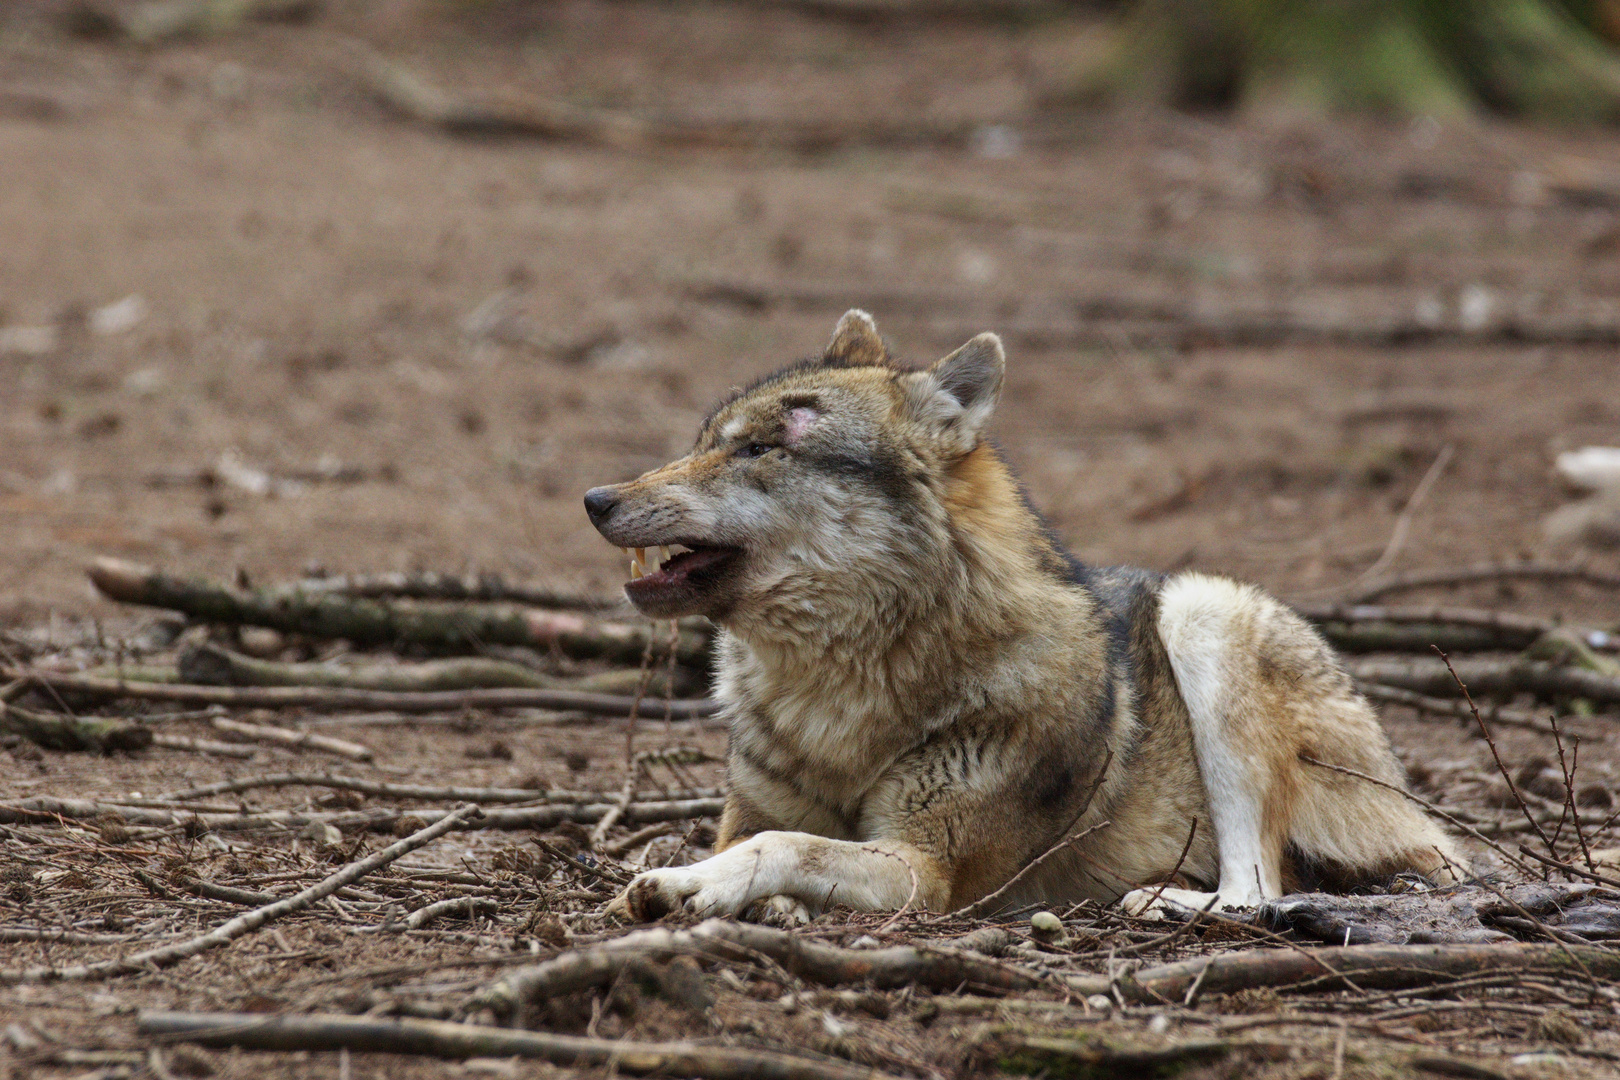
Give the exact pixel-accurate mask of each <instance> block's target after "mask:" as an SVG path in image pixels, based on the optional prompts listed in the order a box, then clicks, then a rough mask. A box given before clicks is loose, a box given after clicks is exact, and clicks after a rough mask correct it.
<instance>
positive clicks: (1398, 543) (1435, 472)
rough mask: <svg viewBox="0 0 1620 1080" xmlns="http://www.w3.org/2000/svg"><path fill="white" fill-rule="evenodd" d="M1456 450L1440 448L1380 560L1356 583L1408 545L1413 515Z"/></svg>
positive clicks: (1379, 571)
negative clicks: (1407, 538) (1407, 535)
mask: <svg viewBox="0 0 1620 1080" xmlns="http://www.w3.org/2000/svg"><path fill="white" fill-rule="evenodd" d="M1455 450H1456V447H1455V446H1453V445H1452V444H1451V443H1446V445H1445V446H1443V447H1441V448H1440V453H1438V454H1437V455H1435V459H1434V464H1432V465H1430V466H1429V471H1428V472H1426V473H1424V474H1423V479H1421V480H1419V481H1418V485H1417V487H1415V488H1413V489H1412V497H1411V498H1409V499H1407V500H1406V506H1405V507H1403V508H1402V509H1401V514H1400V516H1399V517H1397V518H1396V519H1395V528H1394V529H1393V530H1391V531H1390V534H1389V544H1388V545H1386V546H1385V548H1384V553H1383V554H1382V555H1380V556H1378V561H1377V562H1375V563H1373V564H1372V565H1371V566H1369V567H1367V569H1366V570H1365V571H1364V572H1363V573H1362V575H1361V576H1360V577H1358V578H1357V579H1356V581H1355V583H1356V584H1357V585H1360V584H1364V583H1366V582H1368V581H1370V580H1372V579H1373V578H1376V577H1377V576H1378V575H1379V574H1382V573H1383V572H1384V571H1385V570H1386V569H1388V568H1389V565H1390V564H1391V563H1393V562H1394V561H1395V559H1396V557H1397V556H1398V555H1400V553H1401V548H1403V547H1405V546H1406V534H1407V533H1408V532H1410V531H1411V529H1412V515H1413V514H1415V513H1417V510H1418V507H1420V506H1422V505H1423V500H1424V499H1426V498H1428V497H1429V489H1430V488H1432V487H1434V484H1435V481H1437V480H1439V479H1440V474H1441V473H1443V472H1445V471H1446V464H1447V463H1448V462H1450V461H1451V455H1452V454H1453V453H1454V452H1455Z"/></svg>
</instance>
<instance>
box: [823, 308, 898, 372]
mask: <svg viewBox="0 0 1620 1080" xmlns="http://www.w3.org/2000/svg"><path fill="white" fill-rule="evenodd" d="M822 359H823V360H825V361H827V362H828V363H831V364H838V365H840V366H841V367H877V366H881V365H883V364H887V363H888V362H889V350H888V349H885V348H884V347H883V339H882V338H881V337H879V336H878V328H877V323H875V322H873V321H872V316H870V315H868V314H867V313H866V312H864V311H862V310H861V309H860V308H850V309H849V310H848V311H846V312H844V317H843V318H842V319H839V320H838V327H837V328H836V329H835V330H833V336H832V340H831V341H829V342H828V343H827V351H826V352H825V353H823V354H822Z"/></svg>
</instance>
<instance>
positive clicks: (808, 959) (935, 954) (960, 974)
mask: <svg viewBox="0 0 1620 1080" xmlns="http://www.w3.org/2000/svg"><path fill="white" fill-rule="evenodd" d="M674 956H707V957H712V958H714V959H718V960H729V961H734V962H741V961H747V960H749V959H750V958H755V959H757V958H758V957H761V956H763V957H766V958H768V959H770V960H772V961H774V962H776V963H777V964H780V965H781V966H782V967H783V968H784V969H786V970H787V971H788V972H790V973H791V974H793V975H796V976H798V977H799V978H801V979H804V980H806V981H807V982H813V983H819V984H821V985H823V986H841V985H846V984H850V983H870V984H871V985H872V986H874V987H876V988H877V989H880V990H889V989H894V988H896V987H900V986H907V985H916V986H921V987H925V988H927V989H930V990H937V991H952V990H957V989H960V988H962V987H964V986H965V987H972V988H976V989H978V990H979V991H984V990H990V991H996V992H1001V993H1006V992H1010V991H1017V990H1033V989H1035V988H1037V987H1039V986H1042V985H1044V983H1043V981H1042V979H1041V978H1040V976H1038V975H1034V974H1030V973H1028V972H1024V971H1021V970H1019V969H1017V968H1015V967H1011V966H1009V965H1006V964H998V963H996V962H994V961H992V960H989V959H987V958H986V957H983V956H979V955H975V954H973V953H968V952H960V951H955V950H951V949H941V948H931V947H928V946H922V945H900V946H895V947H893V948H887V949H844V948H839V947H838V946H835V945H826V944H823V943H822V942H819V941H814V940H812V939H810V938H804V937H799V936H797V935H795V934H792V933H789V932H788V931H786V930H777V929H773V928H771V927H768V926H756V925H753V924H749V923H737V922H731V921H729V920H725V919H708V920H706V921H704V922H702V923H699V924H698V925H697V926H694V927H693V928H692V929H690V930H667V929H664V928H662V927H659V928H656V929H652V930H638V931H636V932H634V933H630V934H626V935H625V936H624V937H621V938H615V939H614V940H612V941H606V942H603V943H601V944H600V945H595V946H592V947H590V948H587V949H575V950H570V951H569V952H565V953H563V954H562V955H561V956H558V957H556V958H554V959H552V960H548V961H546V962H545V963H543V964H537V965H535V966H534V967H529V968H521V969H519V970H517V971H513V972H510V973H508V974H507V975H506V977H505V978H503V979H501V980H500V981H499V982H496V983H495V984H493V985H491V986H490V987H488V988H486V989H485V990H483V991H481V992H480V993H479V994H477V995H476V996H475V997H474V998H473V999H472V1001H471V1002H470V1003H469V1006H470V1007H471V1008H475V1009H489V1010H491V1011H492V1012H493V1013H494V1014H495V1015H496V1016H497V1017H500V1018H501V1019H502V1021H503V1022H505V1023H519V1022H520V1021H521V1018H522V1017H524V1016H526V1015H527V1014H528V1012H529V1010H530V1008H531V1006H532V1004H533V1003H534V1002H537V1001H542V1000H545V999H548V998H553V997H557V996H559V995H564V994H575V993H578V992H580V991H582V990H585V989H588V988H591V987H596V986H604V985H607V984H608V983H611V982H612V981H613V980H614V979H615V978H617V977H618V976H619V974H620V973H621V972H622V971H623V970H624V968H625V966H626V965H628V964H630V963H632V962H635V961H640V960H646V959H648V958H654V959H669V958H670V957H674Z"/></svg>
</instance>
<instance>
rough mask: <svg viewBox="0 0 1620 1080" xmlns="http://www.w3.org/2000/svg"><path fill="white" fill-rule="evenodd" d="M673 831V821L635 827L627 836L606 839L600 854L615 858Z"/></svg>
mask: <svg viewBox="0 0 1620 1080" xmlns="http://www.w3.org/2000/svg"><path fill="white" fill-rule="evenodd" d="M674 831H675V823H674V822H673V821H660V822H657V823H656V824H653V825H648V826H647V827H646V828H645V829H637V830H636V831H635V832H633V833H631V834H630V835H629V836H621V837H619V838H618V839H617V840H610V841H608V842H607V843H605V844H603V845H602V854H604V855H607V856H609V857H610V858H614V859H617V858H619V857H620V856H621V855H626V854H628V853H629V852H631V851H633V850H635V849H636V848H637V847H640V846H641V845H642V844H645V843H647V842H648V841H649V840H656V839H658V838H659V837H660V836H668V835H669V834H670V833H672V832H674Z"/></svg>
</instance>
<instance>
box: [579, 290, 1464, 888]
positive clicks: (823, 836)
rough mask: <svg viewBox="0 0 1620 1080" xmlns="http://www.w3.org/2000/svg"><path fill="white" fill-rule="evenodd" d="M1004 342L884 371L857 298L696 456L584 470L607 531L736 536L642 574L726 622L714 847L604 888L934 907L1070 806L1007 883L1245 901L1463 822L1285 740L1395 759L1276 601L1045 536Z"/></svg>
mask: <svg viewBox="0 0 1620 1080" xmlns="http://www.w3.org/2000/svg"><path fill="white" fill-rule="evenodd" d="M1002 367H1003V358H1002V349H1001V344H1000V342H999V341H998V340H997V339H996V338H995V337H994V336H993V335H988V334H986V335H981V336H980V337H978V338H975V339H974V340H973V341H971V342H969V343H968V344H967V345H965V346H963V348H962V349H960V350H958V351H957V352H956V353H953V354H951V355H950V356H948V357H946V358H945V359H943V360H941V361H940V362H939V363H937V364H935V365H934V366H933V367H931V368H929V369H927V370H925V371H907V370H904V369H902V368H900V367H898V366H897V365H895V364H893V363H892V362H891V361H890V360H889V357H888V353H887V351H886V349H885V348H884V346H883V343H882V340H881V339H880V338H879V337H878V334H877V331H876V328H875V327H874V326H873V325H872V322H871V319H870V318H869V317H868V316H866V315H865V314H864V313H861V312H850V313H849V314H848V315H846V316H845V317H844V319H843V320H842V321H841V322H840V324H839V326H838V329H837V331H836V333H835V335H834V338H833V342H832V344H831V345H830V346H829V347H828V350H827V353H826V354H825V356H824V357H823V358H822V359H821V360H820V361H819V362H814V363H809V364H803V365H799V366H797V367H794V368H790V369H788V370H786V371H784V372H781V373H779V374H777V375H775V376H772V377H770V378H768V379H766V380H764V381H763V382H761V383H759V384H758V385H756V386H754V387H752V388H751V389H749V390H747V391H745V392H742V393H740V394H738V395H737V396H736V397H734V398H733V399H732V400H730V401H728V402H726V403H724V404H723V405H722V406H721V407H720V408H719V409H717V410H716V411H715V413H714V414H713V415H712V416H711V417H710V418H709V419H708V420H707V421H706V422H705V424H704V426H703V429H702V431H701V433H700V434H699V436H698V439H697V443H696V445H695V447H694V448H693V450H692V452H691V453H690V454H688V455H687V456H686V457H684V458H682V459H680V460H679V461H676V462H673V463H671V464H669V465H666V466H664V467H663V468H661V469H658V470H655V471H654V472H651V473H648V474H647V475H645V476H643V477H641V478H639V479H637V480H634V481H632V482H630V483H627V484H622V485H617V486H615V487H612V488H600V489H596V490H594V491H593V492H592V493H591V495H590V496H589V497H588V498H587V506H588V507H590V508H591V513H592V517H593V520H594V521H595V523H596V525H597V528H598V529H599V530H600V531H601V532H602V533H603V534H604V535H605V536H606V537H607V538H608V539H609V540H611V541H613V542H614V543H616V544H619V545H620V546H623V547H651V546H655V545H658V544H668V543H682V544H687V545H693V546H697V545H706V546H713V547H717V548H723V549H727V550H730V549H735V551H736V552H737V553H738V554H736V555H735V557H734V558H733V559H732V560H731V561H730V562H729V563H726V564H725V566H724V572H716V573H715V574H712V575H710V576H709V577H708V578H705V579H704V580H701V581H695V582H688V583H684V584H681V585H679V586H671V587H670V588H669V589H667V590H665V591H664V592H663V593H660V594H658V595H656V596H655V595H652V594H651V592H649V593H648V594H647V595H645V596H643V597H642V598H641V599H640V600H638V603H640V605H641V606H642V607H643V610H646V611H648V613H649V614H654V615H658V616H660V617H668V616H671V615H677V614H687V613H701V614H706V615H708V616H710V617H711V618H712V619H714V620H715V621H716V622H717V623H718V624H719V626H720V627H721V633H720V644H719V660H718V670H717V694H718V696H719V697H720V699H721V700H722V701H723V702H724V704H725V708H726V713H727V715H728V717H729V719H730V724H731V750H730V763H729V764H730V768H729V778H730V789H731V794H730V797H729V799H728V801H727V806H726V810H725V813H724V815H723V817H722V820H721V826H720V835H719V841H718V844H717V851H718V852H719V853H718V854H716V855H715V856H713V857H712V858H710V859H707V860H704V861H703V862H700V863H697V864H695V865H692V866H686V867H678V868H669V869H663V870H654V871H651V872H649V873H645V874H642V875H641V876H640V877H638V878H637V879H636V880H635V882H634V883H632V885H631V886H630V887H629V888H628V889H627V890H626V891H625V893H624V894H623V895H622V896H620V897H619V899H618V900H616V901H615V904H614V908H615V910H617V911H618V912H620V913H621V914H625V915H629V916H632V917H635V918H649V917H656V916H658V915H659V914H662V913H664V912H667V911H670V910H674V909H676V908H680V907H683V906H684V907H685V908H687V909H689V910H691V911H693V912H695V913H699V914H732V913H737V912H740V911H743V910H744V909H746V908H748V907H749V906H750V905H752V904H754V903H755V902H756V901H762V900H769V901H771V903H772V904H773V906H774V907H775V908H776V909H778V910H781V911H788V912H794V913H797V914H799V915H801V916H802V915H804V914H808V913H813V912H816V911H818V910H820V909H822V908H824V907H825V906H827V905H828V904H829V903H843V904H848V905H850V906H853V907H855V908H859V909H889V908H899V907H901V906H904V905H911V906H912V907H921V908H927V909H930V910H934V911H949V910H953V909H956V908H959V907H961V906H963V905H965V904H968V903H971V902H973V901H975V900H978V899H980V898H982V897H984V896H986V895H987V894H989V893H991V892H993V891H994V890H996V889H998V888H1000V887H1001V886H1002V885H1004V884H1005V883H1006V882H1007V881H1008V880H1009V879H1011V878H1012V877H1013V876H1014V875H1015V874H1016V873H1017V872H1018V871H1019V870H1020V869H1021V868H1022V867H1024V866H1025V865H1026V864H1028V863H1029V862H1030V861H1031V860H1033V859H1034V858H1036V857H1037V856H1039V855H1041V854H1042V853H1043V852H1045V851H1047V850H1048V849H1050V848H1052V847H1053V846H1054V845H1056V844H1057V843H1058V842H1059V841H1061V840H1063V839H1064V838H1065V837H1066V836H1073V835H1075V834H1077V833H1081V832H1086V831H1087V830H1091V831H1089V832H1086V835H1085V836H1084V838H1083V839H1079V840H1076V841H1075V842H1073V843H1072V844H1071V845H1070V846H1069V847H1067V848H1065V849H1064V850H1063V851H1061V852H1059V853H1057V854H1056V855H1055V856H1054V857H1053V858H1051V859H1048V860H1046V861H1045V862H1044V863H1043V864H1042V866H1041V867H1040V868H1039V870H1038V871H1037V872H1036V873H1033V874H1030V875H1028V876H1026V878H1024V879H1023V880H1021V881H1020V882H1019V883H1018V884H1017V885H1016V886H1015V887H1014V888H1013V889H1012V890H1009V893H1008V894H1007V895H1006V903H1007V904H1008V905H1014V904H1021V903H1027V902H1032V901H1059V900H1067V901H1073V900H1081V899H1088V898H1089V899H1096V900H1102V901H1112V900H1115V899H1118V898H1121V897H1125V898H1126V903H1127V906H1128V907H1130V908H1131V909H1132V910H1141V909H1143V908H1144V907H1146V906H1147V901H1148V900H1149V899H1150V896H1149V894H1147V893H1146V892H1143V891H1138V892H1135V893H1133V892H1132V890H1143V889H1144V887H1146V886H1150V885H1156V884H1157V885H1163V884H1164V883H1167V882H1168V883H1173V884H1174V885H1176V886H1177V888H1174V889H1164V890H1153V892H1154V894H1157V893H1158V892H1160V891H1163V893H1164V901H1167V902H1172V903H1179V904H1183V905H1187V906H1194V907H1202V906H1204V905H1205V904H1208V903H1210V902H1212V901H1213V902H1217V903H1220V904H1222V905H1223V906H1244V905H1252V904H1254V903H1256V902H1257V901H1259V900H1260V899H1262V898H1266V897H1274V896H1277V895H1280V894H1281V893H1282V892H1283V891H1284V890H1286V889H1288V888H1290V887H1291V886H1293V885H1294V884H1296V883H1297V882H1299V881H1301V880H1304V879H1305V878H1309V879H1311V880H1312V881H1313V882H1321V881H1326V882H1329V883H1337V884H1339V885H1348V884H1351V883H1353V882H1356V881H1358V880H1370V879H1376V878H1380V877H1387V876H1389V875H1391V874H1393V873H1396V872H1399V871H1416V872H1418V873H1420V874H1425V875H1429V876H1434V877H1439V876H1444V875H1445V874H1446V872H1447V867H1448V865H1450V864H1454V863H1456V862H1457V856H1456V854H1455V851H1454V848H1453V846H1452V843H1451V841H1450V840H1449V839H1448V838H1447V837H1446V836H1445V835H1444V834H1443V833H1442V832H1441V831H1440V830H1439V829H1438V828H1437V827H1436V826H1435V825H1434V824H1433V823H1432V822H1430V821H1429V820H1428V819H1427V818H1425V817H1424V816H1423V815H1422V814H1420V813H1419V812H1418V811H1417V809H1416V808H1415V807H1414V806H1413V805H1412V804H1411V803H1410V802H1409V801H1408V800H1406V799H1404V798H1403V797H1402V796H1401V795H1400V794H1398V793H1397V791H1394V790H1390V789H1388V788H1383V787H1379V786H1377V785H1374V784H1370V783H1367V782H1366V781H1363V780H1360V779H1357V778H1355V777H1351V776H1348V775H1346V774H1344V773H1340V772H1334V771H1330V770H1326V769H1322V768H1318V767H1316V766H1313V765H1311V764H1308V763H1307V762H1306V761H1305V760H1304V759H1305V758H1313V759H1315V760H1318V761H1323V762H1328V763H1331V764H1335V765H1341V766H1346V767H1348V768H1351V769H1354V770H1356V771H1358V772H1361V773H1365V774H1368V775H1370V776H1373V777H1376V778H1378V779H1380V780H1382V781H1384V782H1385V783H1387V784H1390V785H1392V786H1393V787H1395V788H1400V787H1401V785H1402V783H1403V778H1402V775H1401V770H1400V767H1399V765H1398V764H1397V762H1396V760H1395V758H1394V755H1393V754H1392V753H1391V751H1390V747H1389V742H1388V740H1387V738H1386V737H1385V735H1384V733H1383V731H1382V729H1381V728H1380V726H1379V724H1378V721H1377V719H1376V717H1375V716H1374V714H1373V713H1372V711H1371V709H1370V708H1369V707H1368V705H1367V703H1366V702H1365V701H1363V700H1362V699H1361V698H1360V697H1359V696H1358V695H1357V694H1356V693H1355V691H1354V690H1353V688H1352V686H1351V684H1350V680H1349V678H1348V677H1347V675H1346V674H1345V672H1344V670H1343V669H1342V668H1341V667H1340V665H1339V664H1338V662H1337V660H1336V659H1335V657H1334V655H1333V653H1332V651H1331V650H1330V649H1329V648H1328V646H1327V645H1326V643H1325V642H1324V641H1323V640H1322V639H1321V637H1319V636H1318V635H1317V634H1316V633H1315V632H1314V631H1313V630H1312V629H1311V628H1310V627H1309V626H1308V625H1306V624H1305V623H1304V622H1303V621H1302V620H1301V619H1300V618H1299V617H1298V616H1297V615H1296V614H1294V613H1293V612H1292V611H1290V610H1289V609H1288V608H1286V607H1284V606H1283V605H1281V604H1280V603H1278V602H1277V601H1275V600H1272V599H1270V598H1269V597H1267V596H1265V595H1263V594H1262V593H1260V592H1259V591H1258V590H1256V589H1253V588H1251V587H1249V586H1245V585H1239V584H1236V583H1233V582H1230V581H1226V580H1223V579H1219V578H1214V577H1207V576H1204V575H1200V574H1190V573H1188V574H1179V575H1174V576H1171V577H1168V578H1166V577H1163V576H1160V575H1157V574H1153V573H1149V572H1146V571H1141V570H1132V569H1092V568H1086V567H1082V566H1080V565H1079V564H1077V563H1075V562H1074V561H1073V560H1071V559H1070V558H1069V557H1068V556H1067V555H1066V554H1065V553H1064V552H1063V551H1062V550H1061V549H1060V548H1059V547H1058V546H1057V545H1056V544H1055V542H1054V541H1053V539H1052V538H1051V536H1050V534H1049V532H1048V531H1047V529H1046V528H1045V526H1044V524H1043V523H1042V521H1041V519H1040V518H1039V516H1038V515H1037V514H1036V513H1035V512H1034V511H1033V510H1032V509H1031V507H1030V506H1029V505H1028V503H1027V501H1026V499H1025V498H1024V496H1023V494H1022V491H1021V489H1020V487H1019V486H1018V484H1017V482H1016V481H1015V480H1014V478H1013V476H1012V475H1011V474H1010V472H1009V470H1008V468H1007V466H1006V465H1005V463H1004V462H1003V461H1002V459H1001V457H1000V456H999V455H998V453H997V452H996V450H995V449H994V448H993V447H992V446H991V445H990V444H989V443H988V442H987V441H985V438H984V429H985V426H986V424H987V421H988V420H989V418H990V415H991V413H992V411H993V409H994V405H995V402H996V398H997V395H998V393H999V389H1000V385H1001V378H1002ZM694 577H696V575H694ZM631 591H632V597H633V598H635V597H636V590H634V589H632V590H631ZM1110 755H1111V757H1110ZM1105 761H1110V762H1111V763H1110V764H1109V765H1108V767H1107V769H1106V770H1104V769H1103V765H1104V762H1105ZM1093 789H1095V795H1094V797H1093V798H1092V799H1091V802H1090V804H1089V806H1086V803H1085V800H1086V798H1087V795H1088V793H1089V792H1091V791H1092V790H1093ZM1083 808H1084V809H1083ZM1082 809H1083V812H1082ZM1104 822H1106V823H1107V824H1106V825H1105V826H1102V827H1099V828H1095V829H1092V827H1093V826H1099V825H1101V823H1104ZM1189 837H1190V841H1189ZM1184 848H1185V857H1184V858H1181V854H1182V851H1183V849H1184ZM1178 860H1179V862H1178ZM1127 894H1130V895H1127ZM773 898H774V899H773ZM1164 901H1161V902H1164Z"/></svg>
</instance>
